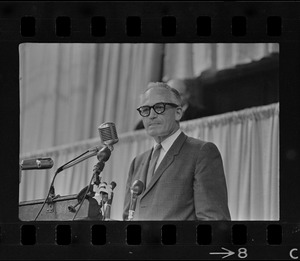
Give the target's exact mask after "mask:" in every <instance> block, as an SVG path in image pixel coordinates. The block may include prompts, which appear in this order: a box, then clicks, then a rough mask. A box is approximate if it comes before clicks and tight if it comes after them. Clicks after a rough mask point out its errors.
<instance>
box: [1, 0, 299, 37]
mask: <svg viewBox="0 0 300 261" xmlns="http://www.w3.org/2000/svg"><path fill="white" fill-rule="evenodd" d="M283 7H284V8H283ZM298 10H299V3H297V2H290V3H289V5H283V3H280V2H263V3H260V2H239V3H227V2H223V3H214V2H185V1H182V2H156V3H155V2H142V1H141V2H139V1H136V2H88V1H86V2H85V1H83V2H63V1H61V3H60V1H59V2H25V3H24V4H22V3H20V2H17V3H14V2H5V3H0V21H1V27H0V36H1V37H0V41H1V40H2V41H3V40H5V41H9V40H17V41H21V42H22V41H31V40H33V41H41V42H43V41H50V42H70V41H72V42H75V41H79V40H80V41H81V42H98V41H100V42H103V41H105V42H111V41H122V42H139V41H146V42H157V41H158V40H160V41H161V40H163V41H170V42H172V41H178V40H184V41H186V42H191V41H193V42H194V41H196V42H197V41H200V42H201V41H204V42H205V41H217V40H218V41H220V39H223V42H232V41H243V40H244V39H247V40H249V39H253V40H255V39H256V40H257V39H259V40H260V41H270V42H272V41H275V42H276V41H278V40H288V39H289V38H290V39H292V38H295V37H296V32H297V31H298V30H299V26H298V24H299V19H297V11H298ZM291 17H293V18H291Z"/></svg>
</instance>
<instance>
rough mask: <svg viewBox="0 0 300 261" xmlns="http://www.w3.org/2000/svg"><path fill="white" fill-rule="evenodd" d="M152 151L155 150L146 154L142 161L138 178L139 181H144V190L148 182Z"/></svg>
mask: <svg viewBox="0 0 300 261" xmlns="http://www.w3.org/2000/svg"><path fill="white" fill-rule="evenodd" d="M152 150H153V149H151V150H149V151H147V152H146V154H145V156H144V159H143V161H142V166H141V172H140V174H139V177H137V179H139V180H140V181H142V182H143V183H144V189H143V190H145V184H146V180H147V172H148V167H149V162H150V157H151V153H152Z"/></svg>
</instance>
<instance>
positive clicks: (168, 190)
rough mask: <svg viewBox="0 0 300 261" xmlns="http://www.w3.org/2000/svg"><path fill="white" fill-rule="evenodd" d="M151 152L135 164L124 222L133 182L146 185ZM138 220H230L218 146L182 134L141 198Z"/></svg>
mask: <svg viewBox="0 0 300 261" xmlns="http://www.w3.org/2000/svg"><path fill="white" fill-rule="evenodd" d="M151 152H152V150H148V151H146V152H145V153H143V154H142V155H140V156H138V157H136V158H135V159H134V160H133V161H132V163H131V166H130V169H129V175H128V179H127V184H126V193H125V200H124V212H123V219H124V220H127V217H128V210H129V205H130V197H131V194H130V187H131V185H132V183H133V182H134V181H135V180H138V179H139V180H141V181H142V182H143V183H144V184H146V175H147V170H148V166H149V161H150V156H151ZM134 220H230V213H229V209H228V204H227V188H226V181H225V175H224V169H223V163H222V158H221V155H220V152H219V150H218V148H217V147H216V145H214V144H213V143H211V142H205V141H201V140H198V139H194V138H191V137H188V136H186V135H185V134H184V133H181V134H180V135H179V136H178V138H177V139H176V140H175V142H174V143H173V145H172V146H171V148H170V149H169V151H168V152H167V153H166V155H165V157H164V158H163V160H162V162H161V163H160V165H159V166H158V168H157V170H156V171H155V173H154V174H153V177H152V179H151V181H150V183H149V185H148V187H147V188H145V189H144V191H143V192H142V194H141V195H140V196H139V197H138V200H137V205H136V209H135V213H134Z"/></svg>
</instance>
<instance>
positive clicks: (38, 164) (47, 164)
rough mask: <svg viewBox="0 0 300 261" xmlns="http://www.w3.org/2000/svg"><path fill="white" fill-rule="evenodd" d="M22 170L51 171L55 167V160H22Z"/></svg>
mask: <svg viewBox="0 0 300 261" xmlns="http://www.w3.org/2000/svg"><path fill="white" fill-rule="evenodd" d="M20 166H21V170H31V169H51V168H52V167H53V160H52V159H51V158H33V159H25V160H22V162H21V164H20Z"/></svg>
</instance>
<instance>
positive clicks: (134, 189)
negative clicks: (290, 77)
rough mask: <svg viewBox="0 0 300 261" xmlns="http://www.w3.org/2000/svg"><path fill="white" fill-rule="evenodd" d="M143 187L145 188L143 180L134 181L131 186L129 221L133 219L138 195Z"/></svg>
mask: <svg viewBox="0 0 300 261" xmlns="http://www.w3.org/2000/svg"><path fill="white" fill-rule="evenodd" d="M143 189H144V183H143V182H142V181H140V180H135V181H134V182H133V183H132V186H131V188H130V193H131V199H130V206H129V214H128V220H129V221H131V220H133V215H134V211H135V208H136V201H137V197H138V196H139V195H140V194H141V193H142V191H143Z"/></svg>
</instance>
